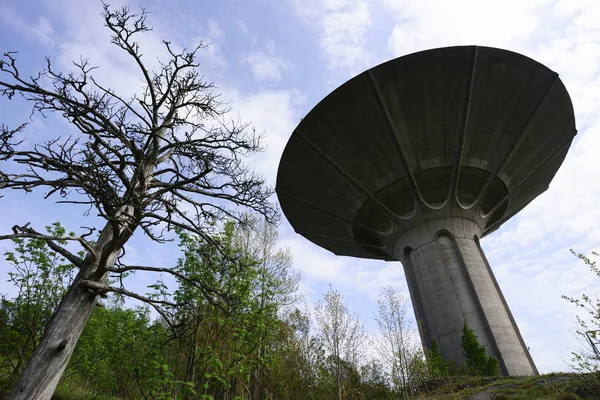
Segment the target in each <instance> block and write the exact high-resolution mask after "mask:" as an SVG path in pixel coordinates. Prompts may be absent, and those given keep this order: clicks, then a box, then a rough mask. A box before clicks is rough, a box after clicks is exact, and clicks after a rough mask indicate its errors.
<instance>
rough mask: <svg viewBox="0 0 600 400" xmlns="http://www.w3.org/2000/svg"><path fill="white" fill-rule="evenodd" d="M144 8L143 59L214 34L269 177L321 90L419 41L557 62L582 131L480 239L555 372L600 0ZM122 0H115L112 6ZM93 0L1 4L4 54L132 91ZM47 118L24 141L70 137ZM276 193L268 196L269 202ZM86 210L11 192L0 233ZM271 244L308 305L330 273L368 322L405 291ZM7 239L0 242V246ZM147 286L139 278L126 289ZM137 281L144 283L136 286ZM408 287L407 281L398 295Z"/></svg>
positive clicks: (583, 230) (214, 47)
mask: <svg viewBox="0 0 600 400" xmlns="http://www.w3.org/2000/svg"><path fill="white" fill-rule="evenodd" d="M139 3H141V4H142V5H143V6H144V7H146V8H147V9H148V10H149V11H151V12H152V14H151V16H150V24H151V25H152V26H153V27H154V30H153V31H152V33H150V34H149V35H147V36H146V37H145V38H144V39H143V41H142V43H141V44H142V46H143V53H144V56H145V57H146V59H147V60H148V62H149V63H153V62H154V61H155V60H156V57H159V56H161V54H162V48H161V46H160V40H161V39H168V40H170V41H172V42H173V43H175V44H177V45H178V46H182V47H192V46H194V45H195V44H197V43H198V42H199V41H204V42H206V43H211V46H210V47H209V48H208V49H207V50H206V51H204V52H202V54H201V55H200V62H201V69H202V72H203V73H204V75H205V76H206V78H208V79H209V80H213V81H214V82H215V83H216V84H217V86H218V87H219V90H220V91H221V93H222V96H223V99H225V100H231V105H232V109H233V112H234V113H235V114H236V115H238V114H239V115H240V116H241V118H242V119H244V120H246V121H251V122H252V125H253V126H254V127H255V128H256V129H257V131H260V132H263V131H264V132H265V135H266V136H265V143H264V144H265V145H266V147H267V150H266V152H265V153H263V154H261V155H258V156H256V157H254V158H253V159H252V160H250V161H251V164H252V166H253V167H254V168H255V169H256V170H257V171H258V172H260V173H261V174H263V175H264V176H266V177H267V179H268V181H269V183H270V184H271V185H274V182H275V176H276V171H277V166H278V163H279V158H280V156H281V153H282V151H283V147H284V146H285V143H286V142H287V139H288V138H289V136H290V134H291V132H292V131H293V129H294V127H295V126H296V124H297V123H298V122H299V120H300V118H302V117H303V116H304V115H306V114H307V112H308V111H309V110H310V109H311V108H312V107H313V106H314V105H315V104H316V103H317V102H318V101H319V100H320V99H322V98H323V97H324V96H325V95H326V94H327V93H329V92H330V91H331V90H332V89H334V88H335V87H337V86H338V85H339V84H341V83H343V82H344V81H346V80H348V79H349V78H351V77H352V76H354V75H356V74H358V73H360V72H362V71H363V70H365V69H367V68H370V67H372V66H374V65H377V64H379V63H381V62H384V61H387V60H390V59H392V58H395V57H398V56H401V55H405V54H409V53H412V52H415V51H418V50H423V49H428V48H433V47H442V46H450V45H463V44H464V45H474V44H477V45H485V46H493V47H500V48H505V49H508V50H513V51H516V52H519V53H522V54H525V55H527V56H529V57H532V58H534V59H535V60H538V61H540V62H542V63H543V64H545V65H547V66H548V67H549V68H551V69H553V70H554V71H556V72H558V73H559V74H560V76H561V79H562V80H563V82H564V83H565V85H566V87H567V90H568V91H569V93H570V94H571V97H572V100H573V105H574V108H575V113H576V121H577V127H578V130H579V134H578V136H577V137H576V139H575V142H574V144H573V145H572V147H571V150H570V153H569V154H568V156H567V158H566V161H565V162H564V164H563V166H562V168H561V169H560V171H559V172H558V174H557V175H556V177H555V179H554V181H553V182H552V185H551V186H550V189H549V190H548V191H547V192H546V193H544V194H543V195H542V196H540V197H539V198H538V199H536V200H535V201H533V202H532V203H531V204H530V205H529V206H528V207H527V208H526V209H524V210H523V211H522V212H521V213H520V214H518V215H517V216H516V217H514V218H513V219H512V220H511V221H509V222H508V223H507V224H505V225H504V226H503V227H502V228H501V229H499V230H498V231H496V232H495V233H493V234H492V235H491V236H489V237H487V238H485V239H484V240H483V241H482V245H483V247H484V250H485V251H486V254H487V256H488V259H489V261H490V264H491V265H492V268H493V269H494V271H495V274H496V277H497V279H498V281H499V283H500V286H501V287H502V289H503V292H504V294H505V297H506V298H507V301H508V304H509V306H510V307H511V310H512V312H513V314H514V316H515V319H516V320H517V323H518V325H519V327H520V330H521V333H522V334H523V336H524V339H525V342H526V343H527V345H528V346H529V347H530V348H531V353H532V356H533V358H534V360H535V362H536V364H537V366H538V368H539V369H540V371H542V372H551V371H559V370H567V369H568V366H567V365H566V364H565V362H564V361H563V359H565V360H568V359H569V353H570V349H573V348H578V347H579V346H580V345H579V343H578V341H577V340H576V339H575V338H574V335H573V333H572V332H573V330H574V324H573V320H574V315H575V312H576V310H575V309H574V308H573V307H572V306H571V305H570V304H569V303H567V302H566V301H565V300H562V299H561V298H560V296H561V294H567V295H578V294H580V293H583V292H587V293H593V292H594V287H596V286H598V283H599V282H598V280H597V278H595V277H594V275H592V274H591V273H590V272H589V271H587V270H586V267H585V266H584V265H583V264H582V263H580V262H578V261H577V259H576V258H575V257H573V256H572V255H571V254H570V252H569V249H570V248H574V249H576V250H577V251H580V252H584V253H588V252H589V251H591V250H593V249H598V243H599V242H600V225H599V222H600V179H598V171H600V119H599V117H598V113H597V110H598V109H600V71H599V68H600V2H598V1H596V0H559V1H556V0H527V1H522V0H518V1H517V0H504V1H501V2H500V1H495V0H492V1H487V0H454V1H451V2H450V1H446V0H420V1H417V0H409V1H397V0H379V1H375V0H372V1H362V0H253V1H239V0H238V1H233V0H224V1H218V2H217V1H212V2H208V1H207V2H197V1H166V0H153V1H150V0H149V1H145V0H140V1H139V2H133V3H131V4H130V5H131V6H132V8H133V9H135V8H136V7H137V6H138V4H139ZM113 4H114V5H122V4H125V3H122V1H119V2H118V3H117V2H114V3H113ZM100 11H101V6H100V3H99V2H97V1H83V0H81V1H69V0H53V1H49V0H48V1H32V0H22V1H20V2H16V1H12V0H0V51H7V50H19V51H20V53H19V56H18V57H19V61H20V62H21V63H22V64H21V65H22V67H23V71H24V72H26V73H29V74H33V73H34V72H35V71H37V70H39V69H40V68H41V67H43V63H44V56H46V55H50V56H51V57H52V60H53V62H54V64H55V67H56V68H59V67H60V68H61V69H65V70H68V69H70V68H72V66H71V64H70V62H71V60H78V59H79V58H80V56H82V57H84V58H87V59H89V60H90V62H91V63H92V64H95V65H98V66H100V69H99V70H98V71H97V74H96V76H97V77H98V78H99V79H100V80H101V81H102V82H104V83H105V84H106V85H108V86H111V87H113V88H115V89H118V90H119V91H121V93H128V94H129V93H134V92H135V91H136V90H137V89H138V88H139V86H140V81H139V77H138V76H137V75H136V74H135V69H134V65H133V64H132V63H131V62H130V60H128V59H127V58H126V57H123V55H122V54H119V53H118V52H116V49H115V48H114V46H111V45H110V43H109V35H108V32H107V31H106V29H104V28H103V27H102V22H101V20H100ZM29 112H30V108H29V106H28V105H27V104H24V103H23V102H22V101H19V100H14V101H10V102H8V101H6V100H3V99H1V100H0V122H4V123H7V124H11V125H14V124H17V123H20V122H23V121H27V120H28V118H29ZM68 132H69V127H68V125H67V124H65V122H64V121H61V120H60V119H59V116H49V117H48V118H46V119H41V118H38V117H36V118H34V121H33V122H32V123H31V124H30V126H29V128H28V131H27V135H28V136H27V137H28V140H32V141H35V140H42V139H44V138H48V137H55V136H57V135H60V134H63V135H64V134H68ZM273 200H274V201H276V199H275V198H274V199H273ZM84 211H85V210H83V209H81V210H79V209H76V208H73V207H64V206H59V205H53V204H50V203H49V202H42V201H41V196H40V195H39V194H36V193H33V194H28V195H23V194H19V193H7V194H6V196H5V197H4V198H2V199H0V232H1V233H7V232H9V231H10V227H11V226H13V225H15V224H23V223H25V222H31V224H32V226H33V227H35V228H37V229H40V228H43V226H44V225H48V224H50V223H51V222H53V221H55V220H60V221H61V222H62V223H63V224H64V225H65V226H66V227H67V228H68V229H69V230H74V231H77V230H78V229H79V227H80V226H82V225H91V224H93V223H94V221H90V218H86V217H84V216H83V212H84ZM280 239H281V240H280V243H281V245H282V246H288V247H290V248H291V250H292V252H293V254H294V266H295V268H297V269H298V270H299V271H301V273H302V281H301V289H302V290H303V291H304V293H305V294H306V299H307V302H308V303H310V302H312V301H314V300H316V299H318V298H319V297H320V296H321V295H322V294H323V293H324V292H325V291H326V290H327V285H328V283H330V282H331V283H333V285H334V287H335V288H337V289H338V290H339V291H341V292H342V293H343V294H344V296H345V298H346V302H347V304H348V306H349V307H350V308H351V310H353V311H354V312H356V313H358V314H359V315H360V316H361V318H362V319H363V320H364V322H365V324H366V326H367V328H368V329H370V330H374V329H375V323H374V322H373V321H372V313H373V311H374V308H375V300H376V298H377V295H378V292H379V288H380V287H381V286H384V285H394V286H399V287H401V288H404V289H405V288H406V284H405V281H404V274H403V271H402V266H401V265H400V263H392V262H390V263H385V262H374V261H371V262H369V261H365V260H359V259H353V258H348V257H335V256H333V255H331V254H329V253H328V252H327V251H325V250H322V249H320V248H318V247H316V246H315V245H313V244H312V243H310V242H308V241H307V240H305V239H304V238H302V237H301V236H298V235H296V234H294V232H293V229H292V228H291V227H290V225H289V224H288V223H287V221H286V220H285V218H283V220H282V224H281V227H280ZM9 247H10V244H9V243H1V244H0V249H1V250H5V249H8V248H9ZM127 252H128V257H129V259H130V261H132V262H138V263H140V264H146V265H150V264H151V265H160V264H162V265H167V266H168V265H172V263H173V262H174V260H175V258H176V254H175V253H174V252H173V251H169V248H168V246H162V247H161V246H160V245H152V244H150V243H149V242H147V241H146V240H145V239H144V238H143V237H142V236H141V235H136V237H134V239H133V240H132V241H131V242H130V243H129V245H128V247H127ZM7 268H8V267H7V265H6V263H4V262H3V261H0V293H4V294H11V293H12V292H11V287H10V286H9V285H8V284H6V283H3V282H5V280H6V271H7ZM150 283H152V281H151V279H150V277H147V276H139V277H138V278H137V282H136V284H138V285H141V286H144V285H146V284H150ZM142 290H143V289H142ZM405 290H406V289H405Z"/></svg>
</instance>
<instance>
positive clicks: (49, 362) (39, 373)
mask: <svg viewBox="0 0 600 400" xmlns="http://www.w3.org/2000/svg"><path fill="white" fill-rule="evenodd" d="M131 234H132V232H126V233H125V236H128V237H126V238H123V237H121V238H120V239H121V240H122V239H125V240H127V239H128V238H129V237H130V236H131ZM112 239H113V228H112V226H111V225H110V223H107V224H106V226H105V227H104V229H103V230H102V233H101V235H100V238H99V239H98V242H97V243H96V245H95V246H94V249H95V251H96V254H98V256H99V257H100V259H102V257H101V255H102V254H107V257H106V259H105V260H106V261H105V262H104V263H103V264H104V265H103V266H102V267H103V268H106V267H111V266H113V265H114V263H115V261H116V259H117V257H118V255H119V252H120V250H121V246H118V245H117V246H113V245H112V244H113V242H112ZM110 247H113V248H110ZM97 270H98V262H97V261H95V260H94V258H93V257H92V255H91V254H88V255H87V256H86V258H85V260H84V263H83V265H82V267H81V269H80V270H79V273H78V274H77V275H76V276H75V279H74V280H73V283H72V284H71V286H70V287H69V290H68V291H67V294H66V295H65V296H64V297H63V299H62V300H61V302H60V304H59V305H58V309H57V310H56V312H55V313H54V315H53V317H52V320H51V321H50V324H49V326H48V328H47V329H46V331H45V332H44V335H43V336H42V339H41V340H40V343H39V345H38V346H37V348H36V349H35V350H34V352H33V354H32V356H31V359H30V360H29V362H28V363H27V365H26V366H25V369H24V370H23V372H22V373H21V376H20V377H19V380H18V381H17V383H16V384H15V386H14V387H13V388H12V391H11V392H10V394H9V395H8V397H7V398H6V400H50V399H51V398H52V395H53V393H54V390H55V389H56V386H57V385H58V382H59V380H60V377H61V375H62V373H63V372H64V370H65V368H66V367H67V364H68V362H69V359H70V358H71V355H72V354H73V350H75V346H76V344H77V341H78V340H79V336H81V332H83V329H84V328H85V325H86V324H87V321H88V319H89V318H90V315H91V314H92V311H93V310H94V307H95V305H96V300H97V297H98V294H97V293H94V292H91V291H89V290H88V289H85V288H83V287H81V286H80V283H81V281H82V280H85V279H93V280H95V281H99V282H101V283H104V282H106V279H107V273H104V274H103V275H102V276H101V277H100V278H96V279H94V278H93V275H94V274H95V273H96V271H97Z"/></svg>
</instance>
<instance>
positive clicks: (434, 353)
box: [427, 339, 448, 378]
mask: <svg viewBox="0 0 600 400" xmlns="http://www.w3.org/2000/svg"><path fill="white" fill-rule="evenodd" d="M427 369H428V372H429V377H431V378H443V377H445V376H447V375H448V364H447V363H446V361H445V360H444V359H443V358H442V353H440V347H439V346H438V343H437V341H436V340H435V339H434V340H433V342H431V347H430V348H429V350H427Z"/></svg>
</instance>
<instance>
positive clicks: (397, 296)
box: [374, 286, 423, 398]
mask: <svg viewBox="0 0 600 400" xmlns="http://www.w3.org/2000/svg"><path fill="white" fill-rule="evenodd" d="M377 305H378V310H377V313H376V314H375V315H374V317H375V321H377V325H378V326H379V331H380V333H381V335H382V340H381V341H380V343H379V344H380V345H379V346H378V350H379V353H380V357H381V359H382V361H383V362H385V364H386V365H387V367H388V369H389V371H390V372H391V379H392V383H393V386H394V390H395V391H396V392H397V393H399V394H401V395H402V397H403V398H411V397H412V394H413V384H415V381H416V380H418V377H417V376H416V375H418V371H415V370H414V369H413V367H414V366H415V364H414V363H413V360H414V359H415V357H419V356H421V357H422V354H423V353H422V351H421V346H420V343H419V339H418V332H417V330H416V329H414V328H413V327H412V326H411V324H410V321H409V319H408V316H407V314H408V307H409V306H410V303H409V299H408V298H407V297H405V296H404V295H403V293H402V292H400V290H398V289H395V288H393V287H392V286H387V287H384V288H383V289H382V291H381V293H380V295H379V299H378V300H377Z"/></svg>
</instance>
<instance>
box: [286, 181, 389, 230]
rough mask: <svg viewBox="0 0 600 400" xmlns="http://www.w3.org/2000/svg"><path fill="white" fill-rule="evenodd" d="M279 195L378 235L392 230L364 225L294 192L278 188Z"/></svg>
mask: <svg viewBox="0 0 600 400" xmlns="http://www.w3.org/2000/svg"><path fill="white" fill-rule="evenodd" d="M277 195H278V196H284V197H289V198H290V199H293V200H295V201H297V202H299V203H302V204H304V205H306V206H307V207H310V208H313V209H315V210H317V211H320V212H322V213H323V214H325V215H329V216H330V217H334V218H337V219H339V220H342V221H344V222H347V223H349V224H351V225H357V226H360V227H361V228H364V229H367V230H369V231H371V232H373V233H375V234H376V235H385V234H387V233H389V232H390V231H391V230H388V231H386V232H380V231H378V230H376V229H374V228H372V227H370V226H367V225H364V224H362V223H360V222H357V221H355V220H353V219H350V218H346V217H342V216H341V215H338V214H335V213H333V212H331V211H329V210H327V209H325V208H322V207H320V206H318V205H316V204H313V203H311V202H309V201H306V200H304V199H302V198H300V197H298V196H294V195H293V194H290V193H287V192H285V191H283V190H281V189H279V190H277Z"/></svg>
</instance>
